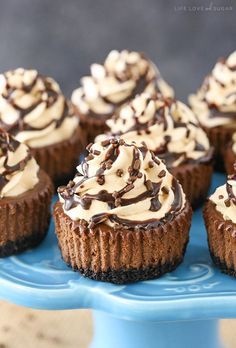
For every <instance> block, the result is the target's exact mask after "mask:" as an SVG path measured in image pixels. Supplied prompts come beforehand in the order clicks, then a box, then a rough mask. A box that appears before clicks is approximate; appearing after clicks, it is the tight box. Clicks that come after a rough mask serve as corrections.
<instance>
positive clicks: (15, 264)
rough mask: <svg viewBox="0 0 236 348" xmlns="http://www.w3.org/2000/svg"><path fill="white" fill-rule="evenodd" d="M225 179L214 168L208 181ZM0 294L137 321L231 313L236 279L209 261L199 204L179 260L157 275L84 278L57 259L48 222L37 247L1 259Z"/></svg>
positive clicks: (23, 301) (26, 303)
mask: <svg viewBox="0 0 236 348" xmlns="http://www.w3.org/2000/svg"><path fill="white" fill-rule="evenodd" d="M224 180H225V178H224V176H223V175H220V174H215V176H214V185H213V186H214V187H215V186H218V185H220V184H222V183H223V182H224ZM0 297H1V298H2V299H7V300H9V301H11V302H14V303H17V304H20V305H24V306H30V307H34V308H42V309H73V308H93V309H96V310H102V311H104V312H107V313H111V314H113V315H115V316H117V317H120V318H123V319H131V320H141V321H143V320H145V321H148V320H150V321H160V320H164V321H166V320H194V319H207V318H225V317H236V279H234V278H231V277H229V276H227V275H224V274H221V273H220V271H219V270H217V269H216V268H215V267H214V266H213V265H212V262H211V259H210V256H209V253H208V247H207V241H206V233H205V228H204V226H203V221H202V217H201V210H200V209H199V210H198V211H196V212H195V213H194V218H193V225H192V229H191V242H190V244H189V246H188V248H187V253H186V257H185V260H184V262H183V264H182V265H181V266H180V267H178V269H177V270H176V271H174V272H172V273H170V274H167V275H165V276H163V277H162V278H160V279H157V280H151V281H145V282H139V283H136V284H131V285H124V286H122V285H113V284H108V283H101V282H97V281H93V280H90V279H85V278H83V277H81V276H80V274H79V273H76V272H73V271H71V270H70V269H69V268H68V267H67V266H66V265H65V264H64V262H63V261H62V260H61V256H60V252H59V249H58V247H57V242H56V237H55V235H54V227H53V225H51V228H50V232H49V235H48V237H47V238H46V239H45V240H44V242H43V243H42V244H41V245H40V246H39V247H38V248H36V249H35V250H32V251H28V252H25V253H23V254H21V255H19V256H14V257H9V258H5V259H0Z"/></svg>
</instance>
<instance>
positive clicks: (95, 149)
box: [54, 139, 192, 284]
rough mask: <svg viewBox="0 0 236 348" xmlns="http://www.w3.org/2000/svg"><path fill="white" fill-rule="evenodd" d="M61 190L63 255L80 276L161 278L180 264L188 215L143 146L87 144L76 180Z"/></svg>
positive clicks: (177, 190) (171, 181) (175, 187)
mask: <svg viewBox="0 0 236 348" xmlns="http://www.w3.org/2000/svg"><path fill="white" fill-rule="evenodd" d="M93 173H95V176H94V174H93ZM152 180H153V181H152ZM108 183H112V184H111V185H112V187H108V186H110V185H109V184H108ZM58 192H59V196H60V199H61V202H57V203H56V205H55V207H54V220H55V227H56V234H57V237H58V242H59V246H60V249H61V253H62V256H63V259H64V261H65V262H66V263H67V264H68V265H70V266H71V267H72V268H73V269H75V270H79V271H80V273H81V274H82V275H84V276H87V277H90V278H92V279H97V280H102V281H108V282H112V283H116V284H122V283H128V282H134V281H138V280H144V279H151V278H156V277H159V276H161V275H162V274H163V273H166V272H169V271H172V270H173V269H175V268H176V267H177V265H178V264H179V263H180V262H181V261H182V259H183V256H184V253H185V248H186V245H187V242H188V239H189V228H190V224H191V216H192V210H191V208H190V205H189V203H188V202H187V201H186V200H185V195H184V193H183V191H182V189H181V187H180V185H179V183H178V182H177V180H176V179H175V178H173V177H172V175H171V174H169V173H168V171H167V170H166V167H165V165H164V164H163V162H161V161H159V160H158V159H157V157H155V155H154V154H153V153H151V152H150V151H148V150H147V148H146V147H145V146H143V147H137V146H136V145H127V144H125V143H124V141H123V140H116V139H111V140H107V141H105V142H101V143H96V144H94V145H93V146H90V147H89V155H88V157H87V159H85V161H84V162H83V163H82V165H81V168H79V172H78V173H77V176H75V178H74V181H72V182H70V183H69V184H68V186H66V187H61V188H59V190H58ZM90 192H91V193H90ZM92 192H93V193H92ZM95 192H97V193H95ZM172 193H173V196H172ZM164 201H165V205H162V202H164ZM93 207H94V208H93ZM95 207H96V208H95ZM106 207H107V208H106ZM93 209H95V211H94V212H93Z"/></svg>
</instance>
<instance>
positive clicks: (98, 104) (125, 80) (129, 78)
mask: <svg viewBox="0 0 236 348" xmlns="http://www.w3.org/2000/svg"><path fill="white" fill-rule="evenodd" d="M81 85H82V86H81V87H80V88H78V89H76V90H75V91H74V92H73V94H72V102H73V103H74V105H76V107H77V108H78V110H79V112H80V113H81V114H85V115H89V116H91V117H93V118H98V119H100V118H101V117H103V118H105V119H106V118H108V117H110V116H111V115H112V114H113V113H114V111H115V110H116V108H117V107H118V106H120V105H122V104H124V103H126V102H127V101H128V100H130V99H132V98H133V97H134V96H135V95H136V94H137V93H142V92H148V93H153V92H155V91H159V92H160V93H162V94H163V95H165V96H167V97H170V96H173V95H174V92H173V89H172V88H171V87H170V86H169V85H168V84H167V83H166V82H165V81H164V80H163V79H162V77H161V75H160V72H159V70H158V69H157V67H156V66H155V65H154V64H153V63H152V62H151V61H150V60H149V59H148V58H147V57H145V55H144V54H143V53H139V52H133V51H127V50H123V51H121V52H119V51H115V50H114V51H111V52H110V53H109V55H108V56H107V58H106V59H105V62H104V63H103V64H102V65H101V64H92V65H91V75H90V76H85V77H83V78H82V79H81Z"/></svg>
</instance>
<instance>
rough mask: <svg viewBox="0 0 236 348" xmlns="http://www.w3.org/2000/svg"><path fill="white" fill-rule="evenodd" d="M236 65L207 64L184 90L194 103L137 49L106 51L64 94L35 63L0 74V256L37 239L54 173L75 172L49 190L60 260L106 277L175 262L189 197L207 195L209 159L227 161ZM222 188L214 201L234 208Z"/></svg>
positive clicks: (126, 276) (126, 278)
mask: <svg viewBox="0 0 236 348" xmlns="http://www.w3.org/2000/svg"><path fill="white" fill-rule="evenodd" d="M235 61H236V53H233V54H232V55H231V56H230V57H229V58H228V59H227V60H224V61H223V60H221V61H220V62H218V63H217V64H216V66H215V68H214V69H213V71H212V73H211V74H210V75H209V77H208V78H207V80H205V81H204V83H203V86H202V87H201V89H200V90H199V92H198V93H197V94H196V95H194V96H191V97H190V103H191V106H192V110H191V109H190V108H189V107H188V106H186V105H185V104H183V103H182V102H180V101H177V100H176V99H174V92H173V89H172V88H171V87H170V86H169V85H168V84H167V83H166V82H165V81H164V80H163V78H162V77H161V75H160V72H159V70H158V69H157V68H156V67H155V65H154V64H153V63H152V62H151V61H150V60H149V59H148V58H147V57H146V56H145V55H144V54H141V53H137V52H129V51H121V52H118V51H112V52H111V53H110V54H109V55H108V57H107V58H106V60H105V62H104V64H102V65H99V64H93V65H92V66H91V75H90V76H86V77H84V78H82V80H81V87H80V88H78V89H77V90H75V91H74V92H73V94H72V99H71V101H68V100H66V98H65V97H64V96H63V94H62V92H61V90H60V88H59V86H58V84H57V83H56V82H55V81H54V80H53V79H51V78H48V77H44V76H41V75H40V74H39V73H37V72H36V71H35V70H24V69H17V70H15V71H9V72H7V73H5V74H3V75H1V78H0V126H1V128H2V130H1V134H0V145H1V153H0V178H1V182H0V190H1V193H0V197H1V199H0V210H1V217H0V219H1V226H2V227H1V234H0V256H6V255H10V254H12V253H15V252H19V251H22V250H24V249H26V248H28V247H31V246H34V245H36V244H37V243H38V242H39V241H40V240H41V239H42V238H43V237H44V235H45V234H46V231H47V228H48V222H49V216H50V201H51V197H52V194H53V184H52V181H53V182H54V185H55V186H56V187H57V186H58V185H59V184H61V183H65V182H68V180H69V179H72V178H73V175H74V173H75V177H74V179H73V180H71V181H69V184H68V185H67V186H61V187H60V188H59V189H58V192H59V198H60V200H59V202H58V203H56V205H55V208H54V217H55V224H56V233H57V236H58V241H59V246H60V249H61V252H62V256H63V258H64V260H65V261H66V262H67V263H68V264H70V265H71V266H72V267H73V268H74V269H78V270H79V271H80V272H81V273H82V274H84V275H85V276H88V277H91V278H93V279H100V280H105V281H112V282H115V283H123V282H130V281H136V280H141V279H150V278H153V277H157V276H160V275H161V274H163V273H165V272H167V271H170V270H173V269H174V268H175V267H176V266H177V265H178V264H179V263H180V262H181V261H182V258H183V256H184V252H185V248H186V245H187V242H188V232H189V228H190V225H191V214H192V210H191V207H190V204H189V203H188V202H190V203H191V205H192V206H193V207H195V206H197V205H199V204H200V203H202V202H203V201H204V199H205V198H206V196H207V192H208V188H209V185H210V182H211V176H212V172H213V161H214V159H216V161H217V163H218V166H219V164H220V163H221V161H222V158H223V156H224V157H225V158H226V167H228V168H229V172H231V171H232V163H234V161H235V158H234V148H235V147H236V146H235V145H234V138H235V135H234V131H233V128H234V122H233V111H232V110H234V111H235V109H233V106H235V100H236V99H235V95H236V93H235V86H236V83H235V81H236V80H235V70H236V69H235V66H236V62H235ZM223 81H224V82H223ZM217 93H218V94H217ZM214 98H215V99H214ZM200 104H201V105H200ZM203 104H204V108H203ZM203 109H204V112H205V114H204V115H205V117H203V113H202V110H203ZM193 110H194V112H195V113H194V112H193ZM216 110H217V112H216ZM206 115H207V116H206ZM203 120H204V121H205V123H204V122H203ZM220 120H221V121H222V122H221V123H219V122H220ZM225 120H227V122H225ZM230 131H231V132H230ZM7 132H8V133H7ZM9 133H10V134H11V135H9ZM213 133H214V134H217V135H215V136H213V135H212V134H213ZM226 133H227V135H226ZM12 136H13V137H12ZM222 139H224V140H222ZM91 141H95V144H94V145H93V144H92V143H90V142H91ZM223 141H227V151H226V146H225V144H224V143H223ZM216 142H217V143H216ZM88 143H89V145H88V146H87V153H88V155H87V157H86V158H85V159H84V160H83V161H82V163H81V164H80V166H78V167H77V171H76V165H77V164H78V162H79V157H80V155H81V154H82V153H84V151H85V146H86V144H88ZM213 146H214V147H215V148H216V151H215V154H216V156H214V147H213ZM226 154H227V156H226ZM220 156H221V157H220ZM34 158H35V159H36V160H35V159H34ZM36 161H37V163H36ZM230 161H231V162H230ZM230 163H231V164H230ZM230 166H231V167H230ZM45 172H46V173H47V174H46V173H45ZM176 179H177V180H176ZM51 180H52V181H51ZM229 180H230V181H232V180H235V178H234V177H233V176H231V177H230V179H229ZM229 185H230V187H231V186H232V185H231V184H229ZM227 192H229V186H228V184H227ZM228 195H229V197H226V195H225V194H220V196H222V197H223V198H220V204H221V205H222V204H223V205H224V206H226V204H227V206H229V207H230V209H233V208H232V207H231V204H232V205H234V202H235V199H234V189H233V188H232V189H231V191H230V193H228ZM218 198H219V197H218ZM226 201H227V203H225V202H226ZM212 202H214V203H213V208H214V209H215V211H216V212H218V211H219V212H220V214H222V212H221V211H220V209H218V201H217V202H216V201H215V200H212ZM222 202H223V203H222ZM209 205H210V206H211V204H208V206H209ZM211 209H212V206H211ZM205 211H206V213H205V216H206V219H207V221H208V220H209V219H210V218H209V217H208V214H207V212H208V211H209V209H208V208H206V209H205ZM226 211H228V210H227V209H226ZM233 211H234V210H233ZM227 217H228V213H227V214H226V218H225V215H223V218H224V219H225V220H227ZM207 226H208V225H207ZM208 229H209V228H208ZM210 241H211V238H210V237H209V242H210ZM210 249H211V252H212V253H213V254H214V255H215V259H217V257H218V254H217V253H215V252H214V250H215V249H214V250H213V248H212V247H211V246H210ZM217 260H218V259H217ZM221 261H222V262H221V264H225V262H224V260H221ZM218 263H219V262H218Z"/></svg>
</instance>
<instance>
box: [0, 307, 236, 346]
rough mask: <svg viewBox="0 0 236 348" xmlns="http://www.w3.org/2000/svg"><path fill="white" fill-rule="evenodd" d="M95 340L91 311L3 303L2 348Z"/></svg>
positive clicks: (227, 329) (232, 339)
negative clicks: (41, 309)
mask: <svg viewBox="0 0 236 348" xmlns="http://www.w3.org/2000/svg"><path fill="white" fill-rule="evenodd" d="M220 329H221V336H222V340H223V342H224V343H225V345H226V348H235V347H236V336H235V330H236V320H222V321H221V327H220ZM91 337H92V316H91V312H90V311H88V310H73V311H36V310H32V309H28V308H23V307H19V306H16V305H13V304H9V303H7V302H3V301H0V348H54V347H61V348H65V347H70V348H87V347H88V346H89V342H90V341H91Z"/></svg>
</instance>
